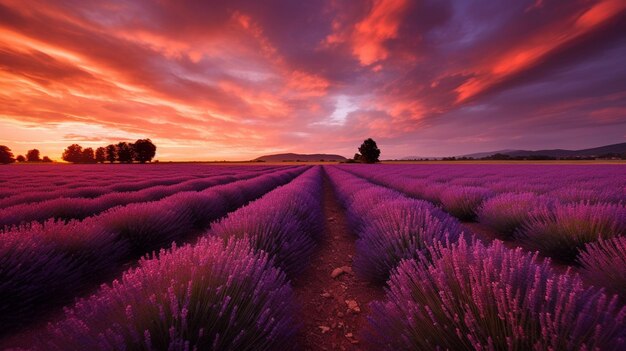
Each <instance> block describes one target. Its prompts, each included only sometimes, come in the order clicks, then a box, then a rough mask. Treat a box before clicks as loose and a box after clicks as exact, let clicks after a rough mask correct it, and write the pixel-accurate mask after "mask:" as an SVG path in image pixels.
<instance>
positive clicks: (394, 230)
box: [354, 199, 461, 284]
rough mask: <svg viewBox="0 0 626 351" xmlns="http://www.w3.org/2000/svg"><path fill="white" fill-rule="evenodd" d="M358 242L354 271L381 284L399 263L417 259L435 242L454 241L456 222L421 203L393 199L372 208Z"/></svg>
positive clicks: (457, 236) (457, 229) (455, 238)
mask: <svg viewBox="0 0 626 351" xmlns="http://www.w3.org/2000/svg"><path fill="white" fill-rule="evenodd" d="M365 222H366V224H364V226H363V228H364V229H363V230H362V232H361V233H360V234H359V239H358V240H357V243H356V245H357V247H356V256H355V261H354V269H355V272H356V273H357V274H359V275H360V276H361V277H363V278H365V279H367V280H369V281H371V282H374V283H377V284H383V283H385V281H387V279H389V272H390V271H391V270H392V269H394V268H395V267H397V265H398V264H399V263H400V261H401V260H403V259H407V258H417V257H419V255H420V254H423V253H424V251H425V250H426V249H427V248H428V247H429V246H430V245H433V244H434V243H435V242H438V241H444V240H445V239H446V238H447V239H448V240H449V241H456V240H458V238H459V237H460V235H461V226H460V224H459V222H458V221H457V220H456V219H455V218H453V217H451V216H449V215H448V214H446V213H443V212H442V211H441V210H439V209H437V208H435V207H434V206H433V205H431V204H430V203H428V202H425V201H420V200H409V199H403V200H392V201H387V202H384V203H381V204H379V205H378V206H375V207H374V208H373V209H372V211H371V213H370V215H369V216H368V218H367V220H366V221H365Z"/></svg>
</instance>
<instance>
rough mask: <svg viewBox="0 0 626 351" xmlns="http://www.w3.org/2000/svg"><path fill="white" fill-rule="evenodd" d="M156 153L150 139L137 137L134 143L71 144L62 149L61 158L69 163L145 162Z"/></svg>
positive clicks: (150, 159)
mask: <svg viewBox="0 0 626 351" xmlns="http://www.w3.org/2000/svg"><path fill="white" fill-rule="evenodd" d="M155 154H156V145H154V143H152V141H151V140H150V139H139V140H137V141H135V142H134V143H128V142H125V141H122V142H119V143H117V144H110V145H107V146H104V147H99V148H97V149H95V150H94V149H93V148H91V147H88V148H84V149H83V147H82V146H80V145H78V144H72V145H70V146H68V147H67V148H66V149H65V150H64V151H63V156H62V158H63V160H64V161H67V162H71V163H105V162H109V163H114V162H119V163H133V162H139V163H146V162H150V161H152V159H153V158H154V155H155Z"/></svg>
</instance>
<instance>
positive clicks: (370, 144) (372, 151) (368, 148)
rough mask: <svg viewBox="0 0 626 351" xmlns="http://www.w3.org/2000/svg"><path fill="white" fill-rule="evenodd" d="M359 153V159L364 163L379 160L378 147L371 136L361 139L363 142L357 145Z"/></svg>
mask: <svg viewBox="0 0 626 351" xmlns="http://www.w3.org/2000/svg"><path fill="white" fill-rule="evenodd" d="M359 152H360V153H361V160H362V161H364V162H366V163H375V162H379V161H378V157H379V156H380V149H379V148H378V146H377V145H376V142H375V141H374V140H373V139H372V138H368V139H366V140H365V141H363V144H361V146H360V147H359Z"/></svg>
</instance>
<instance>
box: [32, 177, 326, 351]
mask: <svg viewBox="0 0 626 351" xmlns="http://www.w3.org/2000/svg"><path fill="white" fill-rule="evenodd" d="M320 194H321V169H320V167H314V168H312V169H309V170H308V171H306V172H305V173H304V174H302V175H300V176H299V177H297V178H296V179H295V180H293V181H292V182H290V183H288V184H287V185H284V186H281V187H279V188H277V189H275V190H273V191H271V192H270V193H268V194H267V195H265V196H263V197H262V198H260V199H259V200H257V201H254V202H252V203H250V204H249V205H247V206H245V207H242V208H240V209H238V210H237V211H235V212H232V213H230V214H229V215H228V217H226V218H224V219H223V220H221V221H219V222H217V223H215V224H214V225H212V226H211V229H210V230H209V231H208V232H206V234H205V235H204V236H203V237H202V238H201V239H200V240H199V241H198V242H196V243H195V244H187V245H184V246H182V247H173V248H171V249H169V250H161V251H160V253H159V254H158V255H154V256H153V257H151V258H144V259H142V260H141V261H140V263H139V266H138V267H137V268H135V269H131V270H129V271H127V272H126V273H125V274H124V275H123V277H122V278H121V280H120V281H115V282H113V284H112V285H110V286H103V287H102V288H101V290H100V291H98V292H97V293H96V294H94V295H93V296H91V297H89V298H87V299H84V300H79V301H78V302H77V303H76V304H75V305H74V306H73V307H72V308H68V309H67V310H66V315H65V317H64V318H63V319H62V320H61V321H59V322H56V323H54V324H51V325H50V326H49V327H48V328H47V331H46V332H44V333H41V334H39V335H38V336H39V337H38V338H37V340H36V342H35V345H30V347H32V348H34V349H41V350H70V349H71V350H126V349H145V350H278V349H286V350H287V349H297V345H296V344H295V343H294V341H295V339H294V337H295V335H296V332H297V330H298V326H299V324H298V320H299V319H298V318H297V313H298V308H297V306H296V303H295V301H294V296H293V293H292V290H291V287H290V284H289V281H288V279H289V278H291V277H293V275H295V274H297V273H298V272H301V271H302V269H304V268H305V267H306V265H307V263H308V260H309V257H310V256H311V254H312V253H313V250H314V248H315V245H316V243H317V242H318V241H319V240H320V233H321V232H322V227H321V223H323V220H322V219H323V218H322V209H321V197H320Z"/></svg>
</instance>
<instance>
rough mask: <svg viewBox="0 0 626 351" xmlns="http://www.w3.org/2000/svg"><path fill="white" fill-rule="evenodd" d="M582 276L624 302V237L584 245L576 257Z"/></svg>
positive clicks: (625, 276)
mask: <svg viewBox="0 0 626 351" xmlns="http://www.w3.org/2000/svg"><path fill="white" fill-rule="evenodd" d="M578 262H580V265H581V266H582V269H581V271H582V274H583V276H584V277H585V278H586V280H587V281H589V282H591V283H592V284H593V285H596V286H601V287H605V288H607V290H608V291H609V292H611V293H617V294H619V295H620V296H621V298H622V301H626V237H625V236H619V237H615V238H611V239H607V240H603V239H600V240H598V241H597V242H594V243H590V244H587V245H585V248H584V250H582V251H581V252H580V254H579V256H578Z"/></svg>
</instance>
